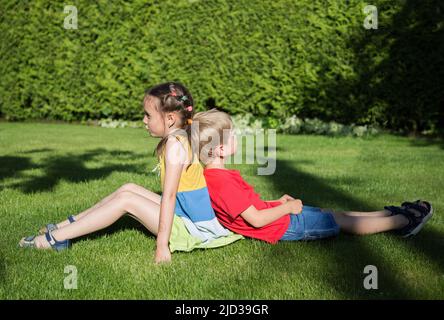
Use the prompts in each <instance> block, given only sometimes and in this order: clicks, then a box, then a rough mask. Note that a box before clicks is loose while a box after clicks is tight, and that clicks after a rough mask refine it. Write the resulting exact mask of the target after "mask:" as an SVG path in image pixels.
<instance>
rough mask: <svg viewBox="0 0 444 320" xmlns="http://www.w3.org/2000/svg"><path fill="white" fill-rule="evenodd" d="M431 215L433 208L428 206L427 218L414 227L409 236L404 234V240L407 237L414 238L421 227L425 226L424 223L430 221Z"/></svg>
mask: <svg viewBox="0 0 444 320" xmlns="http://www.w3.org/2000/svg"><path fill="white" fill-rule="evenodd" d="M432 215H433V207H432V205H431V204H430V213H429V214H428V215H427V216H426V217H425V218H424V219H423V220H422V221H421V223H420V224H418V225H417V226H416V228H415V229H413V230H412V231H411V232H410V233H409V234H406V235H405V236H404V238H408V237H411V236H415V235H417V234H418V232H419V231H420V230H421V229H422V227H424V225H425V224H426V222H427V221H429V220H430V218H431V217H432Z"/></svg>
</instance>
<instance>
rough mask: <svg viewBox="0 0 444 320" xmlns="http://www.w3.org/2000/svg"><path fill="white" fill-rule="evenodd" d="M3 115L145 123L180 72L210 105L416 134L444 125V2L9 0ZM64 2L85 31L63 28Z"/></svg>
mask: <svg viewBox="0 0 444 320" xmlns="http://www.w3.org/2000/svg"><path fill="white" fill-rule="evenodd" d="M0 3H1V9H2V14H1V15H0V38H1V46H0V54H1V64H0V75H1V78H0V113H1V116H2V117H5V118H6V119H9V120H23V119H29V118H46V119H61V120H66V121H72V120H86V119H100V118H107V117H112V118H120V119H127V120H137V119H141V116H142V109H141V100H142V97H143V93H144V90H145V89H146V88H147V87H150V86H151V85H153V84H156V83H158V82H164V81H170V80H176V81H181V82H182V83H184V84H185V85H186V86H188V87H189V89H190V90H191V92H192V93H193V96H194V98H195V101H197V109H198V110H204V109H206V108H211V107H214V106H217V107H219V108H221V109H223V110H226V111H228V112H230V113H232V114H236V113H244V112H251V113H253V114H255V115H257V116H261V117H270V118H274V119H277V120H279V121H281V120H282V121H283V120H284V119H285V118H287V117H289V116H291V115H297V116H298V117H302V118H305V117H308V118H314V117H317V118H319V119H322V120H325V121H330V120H334V121H338V122H341V123H345V124H348V123H356V124H378V125H381V126H383V127H386V128H391V129H401V130H408V131H423V130H429V131H431V132H438V131H439V130H440V129H441V128H443V127H444V111H443V110H444V108H443V107H444V81H443V79H444V71H443V70H444V67H443V66H444V41H443V39H444V19H443V14H444V4H443V3H442V1H439V0H423V1H419V0H418V1H415V0H404V1H391V0H390V1H388V0H387V1H384V0H375V1H372V3H371V4H373V5H376V6H377V8H378V13H379V28H378V29H377V30H373V29H371V30H366V29H365V28H364V27H363V21H364V18H365V16H366V15H365V14H364V12H363V7H364V6H365V5H366V4H367V3H366V2H364V1H358V0H349V1H338V0H298V1H295V0H273V1H268V0H227V1H222V0H211V1H206V0H148V1H146V0H144V1H139V0H137V1H131V2H127V1H122V0H118V1H117V0H116V1H112V2H108V1H86V0H82V1H78V0H73V1H70V3H67V2H61V1H49V0H46V1H43V0H33V1H22V0H15V1H4V0H1V1H0ZM65 5H74V6H76V7H77V9H78V29H73V30H67V29H64V27H63V24H64V19H65V17H66V16H67V15H68V14H67V13H64V12H63V9H64V6H65Z"/></svg>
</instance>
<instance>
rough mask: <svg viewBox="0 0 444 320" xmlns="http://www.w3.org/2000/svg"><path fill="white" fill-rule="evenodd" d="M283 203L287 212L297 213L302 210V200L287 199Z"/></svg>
mask: <svg viewBox="0 0 444 320" xmlns="http://www.w3.org/2000/svg"><path fill="white" fill-rule="evenodd" d="M284 205H286V206H287V208H288V211H289V213H291V214H298V213H301V212H302V201H301V200H299V199H296V200H288V201H287V202H286V203H285V204H284Z"/></svg>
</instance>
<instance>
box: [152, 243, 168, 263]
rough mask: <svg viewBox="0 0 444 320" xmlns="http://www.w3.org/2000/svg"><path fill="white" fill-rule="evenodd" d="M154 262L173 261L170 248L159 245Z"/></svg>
mask: <svg viewBox="0 0 444 320" xmlns="http://www.w3.org/2000/svg"><path fill="white" fill-rule="evenodd" d="M154 262H155V263H156V264H160V263H169V262H171V252H170V249H169V248H168V247H157V248H156V256H155V258H154Z"/></svg>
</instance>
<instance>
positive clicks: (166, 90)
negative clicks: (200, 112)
mask: <svg viewBox="0 0 444 320" xmlns="http://www.w3.org/2000/svg"><path fill="white" fill-rule="evenodd" d="M149 96H153V97H156V98H157V99H156V100H157V101H156V109H157V111H159V112H160V113H161V114H165V113H168V112H177V113H178V115H179V119H180V122H181V123H180V124H179V127H180V128H181V129H183V130H185V131H186V133H187V138H188V142H189V143H190V144H191V121H190V120H192V119H193V115H194V110H195V106H194V101H193V97H192V95H191V93H190V91H189V90H188V89H187V88H186V87H185V86H184V85H183V84H181V83H179V82H165V83H161V84H158V85H155V86H153V87H151V88H150V89H147V90H146V91H145V96H144V98H143V103H145V99H147V98H148V97H149ZM190 107H191V108H190ZM169 136H170V135H169V134H168V135H167V136H165V137H163V138H162V139H161V140H160V142H159V144H158V145H157V147H156V151H155V152H156V155H157V157H159V156H160V155H161V154H162V151H163V149H164V148H165V144H166V142H167V140H168V137H169Z"/></svg>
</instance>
